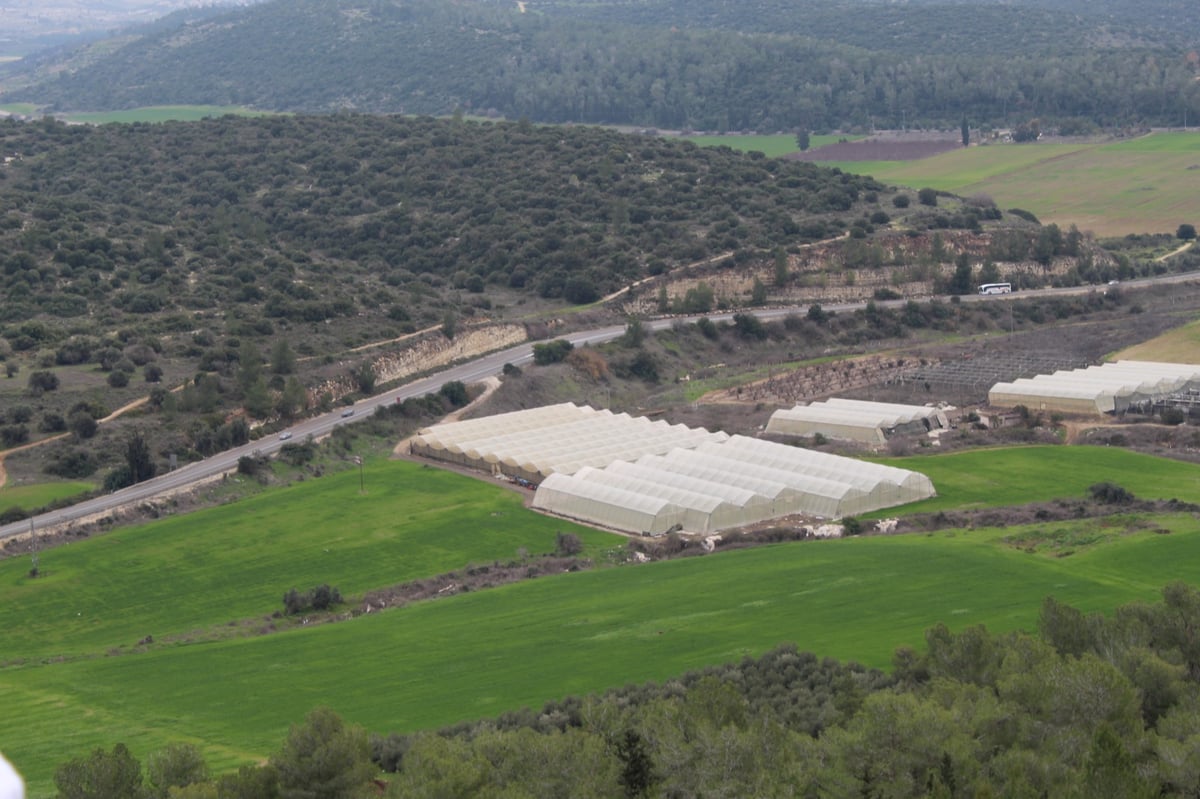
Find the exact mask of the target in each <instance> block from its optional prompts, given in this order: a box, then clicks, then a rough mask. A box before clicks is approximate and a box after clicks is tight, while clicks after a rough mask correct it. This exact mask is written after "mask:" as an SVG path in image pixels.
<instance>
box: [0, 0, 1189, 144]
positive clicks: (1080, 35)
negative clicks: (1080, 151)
mask: <svg viewBox="0 0 1200 799" xmlns="http://www.w3.org/2000/svg"><path fill="white" fill-rule="evenodd" d="M1171 2H1173V0H1159V2H1156V3H1151V4H1150V5H1151V6H1152V8H1151V9H1149V10H1148V11H1147V13H1146V14H1145V16H1144V19H1146V20H1151V21H1152V22H1153V24H1150V23H1145V24H1143V23H1142V22H1139V21H1137V20H1132V19H1130V18H1129V17H1128V15H1122V16H1117V15H1112V16H1105V15H1084V14H1078V13H1064V12H1063V11H1057V10H1046V9H1038V8H1028V7H1009V6H1004V5H979V4H941V5H936V6H929V5H913V6H908V5H903V6H896V5H883V4H878V5H876V4H860V3H853V4H851V3H843V2H836V1H835V0H830V1H829V2H822V3H817V4H814V5H811V6H806V7H805V8H803V9H799V8H796V7H794V6H793V5H792V4H784V3H778V2H763V3H760V4H756V6H755V8H754V9H752V10H747V9H745V8H743V7H742V5H741V4H738V5H736V6H729V5H728V4H720V3H716V2H703V3H699V4H690V3H689V4H686V5H685V4H679V3H674V2H665V1H664V2H661V3H645V4H617V3H605V4H598V5H591V4H588V5H583V4H574V3H567V2H543V3H540V4H538V3H531V4H530V6H532V8H533V9H534V10H533V11H529V12H528V13H520V12H519V11H517V10H516V9H515V7H513V6H512V5H511V4H509V3H507V2H506V3H498V2H475V3H456V4H453V5H446V4H441V3H432V2H429V1H428V0H408V1H407V2H404V3H382V2H363V0H337V2H335V3H330V2H318V1H317V0H288V1H287V2H280V1H279V0H275V1H274V2H267V3H263V4H260V5H256V6H253V7H250V8H247V9H243V10H240V11H234V12H229V13H227V14H223V15H219V16H216V17H213V16H211V13H210V14H209V15H208V16H207V17H202V16H199V15H189V14H180V15H177V16H176V17H173V18H172V19H173V20H174V21H175V23H176V24H175V25H174V26H173V27H171V26H165V25H160V26H157V27H155V28H152V29H147V30H146V31H145V32H144V33H139V34H138V35H136V36H133V37H129V38H125V39H122V40H119V41H115V42H112V43H107V44H105V45H103V46H97V47H94V48H92V49H90V50H85V51H83V52H81V53H74V54H57V55H53V56H48V57H45V58H42V59H31V60H30V61H29V62H28V63H26V64H18V65H16V66H13V67H10V68H9V69H10V70H16V71H17V72H18V75H17V76H16V77H10V78H9V79H8V81H7V82H8V84H9V85H20V84H23V83H25V82H29V83H30V84H31V85H27V86H25V88H21V89H13V90H11V91H9V92H7V93H5V94H4V95H2V96H0V99H3V100H4V101H6V102H12V101H24V102H32V103H37V104H40V105H43V106H45V107H47V108H48V109H50V110H57V111H63V110H89V109H90V110H96V109H114V108H129V107H136V106H145V105H156V104H172V103H187V104H206V105H220V106H224V105H245V106H251V107H255V108H259V109H270V110H289V111H304V112H329V111H336V110H341V109H351V110H357V111H365V112H372V113H396V112H403V113H418V114H450V113H452V112H454V111H455V110H456V109H461V110H464V111H467V112H470V113H473V114H487V115H503V116H505V117H508V118H510V119H517V118H521V117H526V118H529V119H531V120H534V121H543V122H586V123H613V124H633V125H640V126H655V127H663V128H670V129H676V128H691V129H699V130H719V131H727V130H742V129H754V130H761V131H776V130H793V129H796V128H806V129H814V130H820V129H835V128H842V129H845V128H851V127H854V128H862V129H870V128H899V127H902V126H930V125H932V126H940V127H957V126H958V124H959V122H960V120H961V119H962V118H963V117H964V116H966V117H968V118H969V119H970V120H971V121H972V123H973V124H977V125H978V124H990V125H992V126H1015V125H1016V124H1018V123H1020V122H1023V121H1027V120H1029V119H1032V118H1040V119H1041V120H1042V122H1043V123H1044V124H1045V123H1047V122H1054V123H1059V122H1062V123H1065V124H1066V125H1067V128H1068V129H1069V130H1080V129H1086V128H1087V127H1088V126H1090V125H1133V124H1149V125H1180V124H1182V123H1183V119H1184V114H1185V111H1186V112H1187V113H1188V114H1189V115H1190V116H1191V118H1192V119H1200V84H1197V83H1196V81H1195V78H1196V77H1197V70H1198V69H1200V59H1197V58H1196V57H1195V55H1194V53H1193V52H1192V49H1191V48H1193V47H1194V46H1195V44H1196V41H1197V32H1196V30H1195V26H1194V24H1193V23H1189V22H1188V21H1187V19H1188V15H1187V14H1186V13H1181V14H1180V15H1179V17H1178V19H1179V24H1178V25H1167V24H1165V20H1166V19H1167V18H1170V17H1172V13H1171V9H1172V8H1174V6H1172V5H1171ZM1160 6H1161V7H1160ZM21 71H24V73H22V72H21Z"/></svg>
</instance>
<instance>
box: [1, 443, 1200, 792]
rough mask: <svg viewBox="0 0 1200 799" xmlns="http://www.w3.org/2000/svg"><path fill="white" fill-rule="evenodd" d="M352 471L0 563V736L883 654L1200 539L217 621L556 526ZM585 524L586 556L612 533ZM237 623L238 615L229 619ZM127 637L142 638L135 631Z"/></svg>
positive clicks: (463, 491) (1173, 528)
mask: <svg viewBox="0 0 1200 799" xmlns="http://www.w3.org/2000/svg"><path fill="white" fill-rule="evenodd" d="M903 465H906V466H910V467H914V466H915V467H916V468H919V469H921V470H922V471H925V472H926V473H928V474H930V475H933V476H934V480H935V484H937V485H938V487H939V491H940V492H941V495H940V497H939V499H938V500H935V501H934V502H935V503H941V504H940V505H934V506H927V507H947V508H950V507H979V506H983V505H998V504H1007V503H1011V502H1013V501H1022V502H1023V501H1033V500H1037V499H1044V498H1049V497H1053V496H1079V495H1080V494H1081V493H1082V491H1083V490H1084V488H1085V487H1086V485H1089V484H1091V483H1092V482H1096V481H1100V480H1112V481H1114V482H1120V483H1122V484H1123V485H1125V486H1126V487H1127V488H1130V489H1131V490H1132V491H1133V492H1134V493H1135V494H1138V495H1140V496H1146V497H1152V496H1162V497H1167V496H1175V497H1178V498H1180V499H1185V500H1191V501H1196V500H1200V467H1194V466H1189V465H1185V464H1179V463H1176V462H1169V461H1162V460H1158V459H1153V458H1148V457H1143V456H1137V455H1134V454H1130V453H1127V452H1123V451H1120V450H1116V449H1092V448H1025V449H1021V448H1014V449H1001V450H988V451H980V452H974V453H968V454H963V455H948V456H932V457H927V458H918V459H912V460H911V462H909V461H905V462H903ZM367 474H368V477H369V480H368V493H367V494H365V495H360V494H358V493H357V475H355V474H354V473H353V472H349V473H345V474H342V475H335V476H330V477H327V478H322V479H320V480H316V481H310V482H307V483H305V484H302V485H300V486H296V487H293V488H291V489H287V490H283V491H277V492H271V493H269V494H267V495H264V496H262V497H259V498H257V499H254V500H248V501H243V502H240V503H236V504H233V505H230V506H226V507H223V508H218V509H215V510H213V511H208V512H206V513H202V514H196V515H193V516H187V517H181V518H175V519H168V520H163V521H160V522H156V523H154V524H151V525H146V526H144V527H141V528H137V529H131V530H128V531H120V532H116V533H113V534H110V535H107V536H103V537H100V538H97V539H94V540H91V541H86V542H80V543H77V544H73V545H71V546H69V547H67V548H65V549H58V550H54V551H52V552H50V553H47V554H46V555H45V556H44V557H43V565H44V568H45V569H46V571H47V577H46V578H44V579H39V580H37V581H30V580H28V579H27V577H26V575H25V571H26V569H27V567H28V564H27V562H25V561H24V560H23V559H15V560H8V561H5V562H3V563H0V601H3V603H4V606H5V607H6V608H10V609H11V611H10V613H9V614H8V617H9V618H10V619H11V623H10V624H8V625H6V628H5V630H4V631H3V633H0V652H2V653H3V655H4V658H5V661H6V662H7V664H8V665H7V666H6V667H5V668H3V669H0V693H2V694H3V695H5V696H6V697H7V698H8V700H7V701H10V703H11V704H10V706H11V708H12V712H13V714H14V717H18V718H22V719H29V720H31V721H30V723H28V724H27V725H25V726H24V727H23V728H22V730H21V731H20V734H19V735H10V734H9V733H0V749H3V750H4V751H5V752H6V754H8V755H9V756H10V757H12V758H14V759H15V760H16V762H17V763H18V765H20V766H21V767H22V768H23V769H25V770H26V772H27V773H28V774H29V775H30V776H31V778H32V780H33V783H34V786H35V788H37V789H38V790H44V789H45V788H46V787H47V786H48V780H49V777H50V774H51V773H52V771H53V768H54V766H55V765H56V764H58V763H60V762H62V761H63V760H65V759H67V758H68V757H71V756H73V755H76V754H79V753H80V752H82V751H85V750H86V749H88V748H90V747H92V746H96V745H109V746H111V744H112V743H113V742H115V741H117V740H123V741H125V742H126V743H128V744H129V745H130V746H131V747H132V748H134V750H135V751H139V752H146V751H150V750H152V749H154V748H156V747H158V746H160V745H162V744H163V743H165V742H167V741H169V740H179V739H186V740H193V741H195V742H197V743H199V744H201V745H202V746H203V747H204V749H205V751H206V753H207V754H208V755H209V757H210V758H211V761H212V764H213V765H214V766H215V767H216V768H217V769H226V768H229V767H231V766H233V765H235V764H237V763H241V762H246V761H248V760H253V759H256V758H259V757H261V756H263V755H264V754H266V753H267V752H269V751H270V750H271V749H273V748H274V747H275V746H276V745H277V744H278V741H279V740H280V739H281V738H282V735H283V733H284V732H285V731H286V728H287V726H288V725H289V724H291V723H294V722H295V721H296V720H297V719H299V718H300V717H301V716H302V715H303V714H304V713H305V712H306V711H307V710H308V709H309V708H311V707H312V706H314V705H317V704H329V705H331V706H333V707H334V708H335V709H337V710H338V711H339V712H341V713H343V714H345V715H346V716H347V717H348V718H350V719H352V720H354V721H356V722H359V723H362V724H365V725H367V726H368V727H369V728H371V729H373V730H378V731H388V730H412V729H418V728H425V727H430V726H437V725H441V724H446V723H450V722H453V721H457V720H463V719H470V718H477V717H480V716H486V715H492V714H495V713H498V712H500V711H502V710H506V709H510V708H515V707H520V706H522V705H532V706H537V705H539V704H540V703H541V702H543V701H545V700H546V699H549V698H555V697H560V696H563V695H566V694H571V693H580V692H588V691H595V690H600V689H602V688H605V687H608V686H612V685H617V684H622V683H625V682H629V681H640V680H645V679H661V678H665V677H668V676H670V675H671V674H674V673H677V672H679V671H681V670H683V669H688V668H694V667H697V666H701V665H704V664H707V663H715V662H723V661H727V660H730V659H735V658H738V657H740V656H741V655H743V654H747V653H758V652H761V651H763V650H765V649H767V648H769V647H771V646H774V645H775V644H777V643H779V642H782V641H789V640H790V641H796V642H797V643H798V644H799V645H800V647H801V648H804V649H810V650H812V651H814V652H817V653H819V654H822V655H830V656H835V657H839V658H847V659H857V660H860V661H862V662H865V663H868V664H870V665H876V666H886V665H887V663H888V661H889V657H890V653H891V651H892V650H893V649H894V648H895V647H896V646H899V645H901V644H918V643H919V642H920V640H921V634H922V631H923V630H924V629H925V628H926V627H928V626H929V625H931V624H933V623H934V622H936V621H945V622H946V623H947V624H950V625H951V626H952V627H955V628H959V627H961V626H964V625H967V624H974V623H984V624H987V625H988V626H989V627H994V628H997V629H1013V628H1017V627H1029V626H1031V625H1032V623H1033V620H1034V617H1035V614H1036V612H1037V607H1038V604H1039V602H1040V600H1041V599H1042V598H1043V597H1044V596H1046V595H1048V594H1054V595H1055V596H1056V597H1058V598H1059V599H1061V600H1063V601H1067V602H1070V603H1072V604H1074V605H1077V606H1078V607H1080V608H1082V609H1085V610H1093V609H1107V608H1112V607H1113V606H1115V605H1116V604H1119V603H1122V602H1126V601H1129V600H1133V599H1150V598H1152V597H1153V596H1154V595H1155V592H1156V591H1157V589H1158V588H1159V587H1160V586H1161V585H1162V584H1163V583H1165V582H1167V581H1169V580H1171V579H1186V578H1187V577H1188V576H1189V574H1188V564H1189V563H1191V562H1194V558H1195V556H1196V554H1197V547H1200V523H1197V522H1196V520H1194V519H1192V518H1191V517H1190V516H1186V515H1180V516H1172V517H1164V518H1159V519H1153V520H1151V519H1140V518H1136V517H1125V518H1122V517H1115V518H1108V519H1099V520H1088V521H1082V522H1061V523H1060V522H1056V523H1053V524H1048V525H1041V526H1037V527H1034V528H1030V529H1022V530H1018V529H1016V528H1010V529H1006V530H974V531H971V532H966V533H964V532H962V531H957V532H953V531H951V532H942V533H937V534H930V535H914V536H898V537H888V538H866V539H858V540H845V541H839V542H820V543H801V544H793V545H780V546H772V547H765V548H761V549H756V550H744V551H739V552H728V553H721V554H719V555H717V556H714V557H708V558H687V559H683V560H677V561H669V562H663V563H655V564H650V565H645V566H630V567H622V568H615V569H602V570H599V571H595V572H585V573H576V574H564V575H560V576H556V577H547V578H542V579H538V580H534V581H531V582H527V583H521V584H516V585H510V586H506V587H501V588H497V589H491V590H487V591H480V592H476V593H470V594H463V595H459V596H457V597H453V598H449V599H444V600H438V601H435V602H426V603H420V604H417V605H412V606H410V607H407V608H404V609H400V610H392V611H388V612H385V613H382V614H370V615H366V616H360V617H358V618H356V619H355V620H353V621H350V622H345V623H341V624H334V625H324V626H316V627H303V626H301V627H295V628H292V629H291V630H289V631H286V632H280V633H276V634H273V635H267V636H253V635H252V636H251V637H236V638H229V637H228V634H233V635H237V634H240V629H250V630H253V629H255V628H257V627H261V626H265V625H267V624H269V623H270V619H267V618H265V617H266V616H267V615H269V613H270V611H271V610H273V609H274V608H275V607H277V606H278V603H279V597H280V595H281V593H282V591H283V590H286V588H287V587H291V586H292V585H298V586H299V587H302V588H304V587H308V586H309V585H310V584H315V583H317V582H330V583H331V584H336V585H339V586H340V587H341V589H342V590H343V592H347V593H349V592H355V591H361V590H363V589H365V588H367V587H371V586H374V585H380V584H384V583H391V582H397V581H399V580H403V579H409V578H411V577H417V576H423V575H428V574H431V573H434V572H437V571H444V570H446V569H447V568H454V567H457V566H461V565H462V564H463V561H464V560H474V561H485V560H490V559H491V558H505V559H506V558H511V557H513V556H514V555H515V552H516V549H517V548H518V547H521V546H525V547H527V548H528V549H529V551H530V552H541V551H546V550H548V549H549V548H550V547H551V546H552V542H553V535H554V532H555V531H558V530H564V529H576V528H573V527H569V526H567V525H564V524H563V523H561V522H558V521H554V520H549V519H543V518H541V517H537V516H533V515H530V514H528V513H527V512H525V511H523V510H522V509H521V508H520V507H519V496H518V495H515V494H512V493H511V492H508V491H506V490H503V489H500V488H494V489H492V488H488V487H486V486H485V485H484V484H483V483H479V482H477V481H473V480H469V479H466V478H461V477H457V476H455V475H450V474H444V473H441V472H438V471H436V470H429V469H421V468H419V467H414V466H412V465H409V464H399V463H390V462H388V463H372V464H369V465H368V470H367ZM1047 475H1056V476H1057V477H1056V478H1055V479H1047ZM1063 475H1072V477H1071V478H1069V479H1067V481H1066V482H1062V480H1061V479H1059V478H1061V477H1062V476H1063ZM913 507H914V508H919V507H920V506H913ZM348 522H349V524H348ZM1156 530H1157V531H1158V532H1156ZM1162 530H1169V531H1170V534H1169V535H1164V534H1162V532H1161V531H1162ZM580 535H581V536H583V537H584V539H585V541H586V542H587V543H588V545H589V547H590V548H591V551H592V552H593V553H602V552H603V550H604V548H605V547H608V546H611V542H612V541H613V540H614V539H613V538H612V537H611V536H608V535H604V534H599V533H594V532H580ZM1042 539H1047V540H1050V539H1052V540H1054V541H1056V542H1064V541H1065V542H1068V544H1069V549H1070V550H1071V552H1072V554H1070V557H1064V556H1063V553H1064V550H1063V548H1062V547H1058V548H1056V549H1048V550H1044V551H1043V550H1040V549H1039V548H1038V547H1037V546H1036V542H1037V541H1039V540H1042ZM1031 541H1033V542H1034V543H1030V542H1031ZM327 550H328V551H327ZM1027 550H1033V552H1034V553H1035V554H1030V552H1029V551H1027ZM14 613H15V614H17V615H15V616H13V615H12V614H14ZM244 619H249V620H251V624H250V626H249V627H248V628H247V627H245V626H244V625H241V624H229V622H240V621H241V620H244ZM254 619H258V621H255V620H254ZM222 625H225V626H226V627H228V629H229V631H230V632H229V633H228V634H224V633H222V632H221V630H220V628H221V626H222ZM148 634H152V635H154V637H155V644H154V645H152V646H150V647H148V648H146V647H139V646H137V645H136V642H137V641H138V640H139V639H141V638H142V637H144V636H146V635H148ZM189 639H192V640H193V641H195V642H193V643H188V640H189ZM200 641H203V642H200ZM143 650H145V651H143ZM60 654H67V655H75V656H79V655H82V657H70V658H68V659H66V660H63V659H61V658H60V657H58V655H60ZM83 719H86V721H81V720H83ZM35 795H38V794H37V793H36V792H35Z"/></svg>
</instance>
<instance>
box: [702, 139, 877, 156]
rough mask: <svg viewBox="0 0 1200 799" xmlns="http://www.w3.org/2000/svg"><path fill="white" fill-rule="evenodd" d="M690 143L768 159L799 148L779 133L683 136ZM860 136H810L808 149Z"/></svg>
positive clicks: (796, 150) (794, 140) (797, 150)
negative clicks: (756, 153) (757, 154)
mask: <svg viewBox="0 0 1200 799" xmlns="http://www.w3.org/2000/svg"><path fill="white" fill-rule="evenodd" d="M682 138H684V139H687V140H688V141H690V142H695V143H696V144H698V145H700V146H701V147H729V148H730V149H733V150H739V151H741V152H754V151H757V152H760V153H763V154H764V155H766V156H767V157H768V158H777V157H779V156H781V155H787V154H788V153H795V152H799V150H800V148H799V147H797V146H796V137H795V136H794V135H792V134H787V133H781V134H776V135H771V136H749V135H748V136H741V135H727V136H683V137H682ZM861 138H862V136H812V137H810V139H809V142H810V143H809V146H810V147H824V146H825V145H826V144H833V143H835V142H837V141H840V140H842V139H846V140H848V141H853V140H855V139H861Z"/></svg>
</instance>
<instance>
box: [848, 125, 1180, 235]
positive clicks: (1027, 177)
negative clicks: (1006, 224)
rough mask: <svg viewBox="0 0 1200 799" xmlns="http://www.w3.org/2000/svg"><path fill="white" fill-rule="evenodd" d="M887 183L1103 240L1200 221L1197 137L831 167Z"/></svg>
mask: <svg viewBox="0 0 1200 799" xmlns="http://www.w3.org/2000/svg"><path fill="white" fill-rule="evenodd" d="M826 165H827V166H837V167H839V168H841V169H843V170H846V171H849V172H855V173H858V174H870V175H873V176H875V177H876V178H878V179H879V180H882V181H884V182H887V183H894V184H898V185H905V186H911V187H913V188H921V187H924V186H930V187H932V188H935V189H942V190H945V191H950V192H954V193H955V194H960V195H963V196H970V195H973V194H986V195H989V196H990V197H992V198H993V199H994V200H995V201H996V203H997V204H998V205H1000V207H1002V208H1014V207H1016V208H1024V209H1026V210H1028V211H1032V212H1033V213H1035V214H1037V215H1038V217H1039V218H1040V219H1041V220H1042V221H1043V222H1056V223H1057V224H1059V225H1060V226H1062V227H1066V226H1068V225H1071V224H1074V225H1077V226H1078V227H1079V229H1080V230H1090V231H1093V232H1095V233H1096V234H1097V235H1101V236H1118V235H1125V234H1128V233H1158V232H1174V231H1175V229H1176V228H1177V227H1178V226H1179V225H1180V224H1181V223H1183V222H1192V223H1193V224H1194V223H1195V222H1196V220H1200V197H1198V196H1197V194H1196V192H1195V190H1194V187H1195V183H1196V180H1197V177H1196V176H1197V174H1198V170H1200V133H1182V132H1181V133H1157V134H1154V135H1151V136H1144V137H1140V138H1137V139H1130V140H1126V141H1117V142H1111V143H1067V144H1057V143H1055V144H1051V143H1045V142H1039V143H1033V144H988V145H985V146H975V147H970V148H968V149H960V150H953V151H950V152H948V153H944V154H942V155H938V156H935V157H933V158H926V159H923V160H920V161H903V162H901V161H886V162H884V161H877V162H853V163H847V162H829V163H827V164H826Z"/></svg>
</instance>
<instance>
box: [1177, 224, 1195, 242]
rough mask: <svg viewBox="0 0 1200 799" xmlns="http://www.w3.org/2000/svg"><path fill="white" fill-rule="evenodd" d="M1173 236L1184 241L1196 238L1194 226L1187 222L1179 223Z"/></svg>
mask: <svg viewBox="0 0 1200 799" xmlns="http://www.w3.org/2000/svg"><path fill="white" fill-rule="evenodd" d="M1175 238H1178V239H1182V240H1184V241H1191V240H1193V239H1194V238H1196V226H1195V225H1188V224H1183V225H1180V226H1179V229H1178V230H1176V231H1175Z"/></svg>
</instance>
